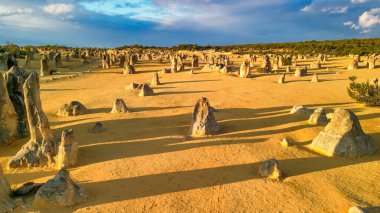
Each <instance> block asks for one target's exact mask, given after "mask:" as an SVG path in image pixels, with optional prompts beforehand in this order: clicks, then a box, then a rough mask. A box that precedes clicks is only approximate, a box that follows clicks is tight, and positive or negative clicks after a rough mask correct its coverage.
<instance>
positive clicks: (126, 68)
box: [123, 63, 136, 74]
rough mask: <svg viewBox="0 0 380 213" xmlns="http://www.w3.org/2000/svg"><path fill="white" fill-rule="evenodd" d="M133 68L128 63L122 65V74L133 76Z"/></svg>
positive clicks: (134, 71)
mask: <svg viewBox="0 0 380 213" xmlns="http://www.w3.org/2000/svg"><path fill="white" fill-rule="evenodd" d="M135 73H136V70H135V67H134V66H132V65H130V64H129V63H125V64H124V69H123V74H135Z"/></svg>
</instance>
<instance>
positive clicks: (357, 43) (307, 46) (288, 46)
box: [117, 38, 380, 56]
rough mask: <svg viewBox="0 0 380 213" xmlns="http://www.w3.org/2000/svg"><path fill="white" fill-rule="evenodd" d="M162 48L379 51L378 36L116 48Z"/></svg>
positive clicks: (244, 51) (259, 51) (331, 52)
mask: <svg viewBox="0 0 380 213" xmlns="http://www.w3.org/2000/svg"><path fill="white" fill-rule="evenodd" d="M127 48H134V49H136V48H137V49H164V50H173V51H177V50H190V51H204V50H211V49H212V50H215V51H222V52H235V53H239V54H255V53H256V54H267V53H276V54H284V53H289V54H313V53H314V54H319V53H322V54H329V55H337V56H343V55H349V54H359V55H368V54H373V53H380V38H372V39H346V40H326V41H302V42H287V43H262V44H240V45H224V46H212V45H206V46H200V45H196V44H180V45H177V46H172V47H156V46H143V45H126V46H122V47H118V48H117V49H127Z"/></svg>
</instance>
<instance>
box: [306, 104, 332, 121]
mask: <svg viewBox="0 0 380 213" xmlns="http://www.w3.org/2000/svg"><path fill="white" fill-rule="evenodd" d="M308 123H309V124H313V125H326V124H327V123H328V121H327V116H326V111H325V109H324V108H322V107H321V108H318V109H316V110H314V113H313V114H312V115H310V118H309V120H308Z"/></svg>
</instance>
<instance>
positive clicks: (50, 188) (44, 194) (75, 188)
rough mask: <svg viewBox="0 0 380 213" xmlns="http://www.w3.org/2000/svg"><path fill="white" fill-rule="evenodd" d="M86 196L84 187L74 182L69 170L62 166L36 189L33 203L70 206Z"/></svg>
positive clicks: (81, 200)
mask: <svg viewBox="0 0 380 213" xmlns="http://www.w3.org/2000/svg"><path fill="white" fill-rule="evenodd" d="M86 198H87V193H86V191H85V190H84V188H83V187H82V186H80V185H78V184H76V183H75V182H74V181H73V180H72V179H71V177H70V173H69V171H68V170H67V169H65V168H63V169H61V170H60V171H59V172H58V174H56V175H55V176H54V178H52V179H50V180H48V181H47V182H46V183H45V184H44V185H42V186H41V188H40V189H39V190H38V191H37V194H36V197H35V199H34V205H36V206H38V205H44V204H51V205H55V206H62V207H70V206H74V205H76V204H79V203H81V202H83V201H84V200H85V199H86Z"/></svg>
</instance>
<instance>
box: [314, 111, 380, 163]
mask: <svg viewBox="0 0 380 213" xmlns="http://www.w3.org/2000/svg"><path fill="white" fill-rule="evenodd" d="M310 147H311V148H312V149H314V150H316V151H320V152H322V153H323V154H325V155H327V156H338V157H361V156H363V155H372V154H374V153H375V152H376V150H377V147H376V144H375V142H374V139H373V138H371V137H370V136H368V135H367V134H365V133H364V132H363V130H362V128H361V125H360V122H359V120H358V118H357V117H356V115H355V114H354V113H353V112H351V111H349V110H346V109H336V110H335V112H334V115H333V117H332V118H331V121H330V123H329V124H328V125H327V126H326V127H325V129H324V130H323V131H322V132H320V133H319V135H318V136H317V137H316V138H315V139H314V140H313V142H312V143H311V145H310Z"/></svg>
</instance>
